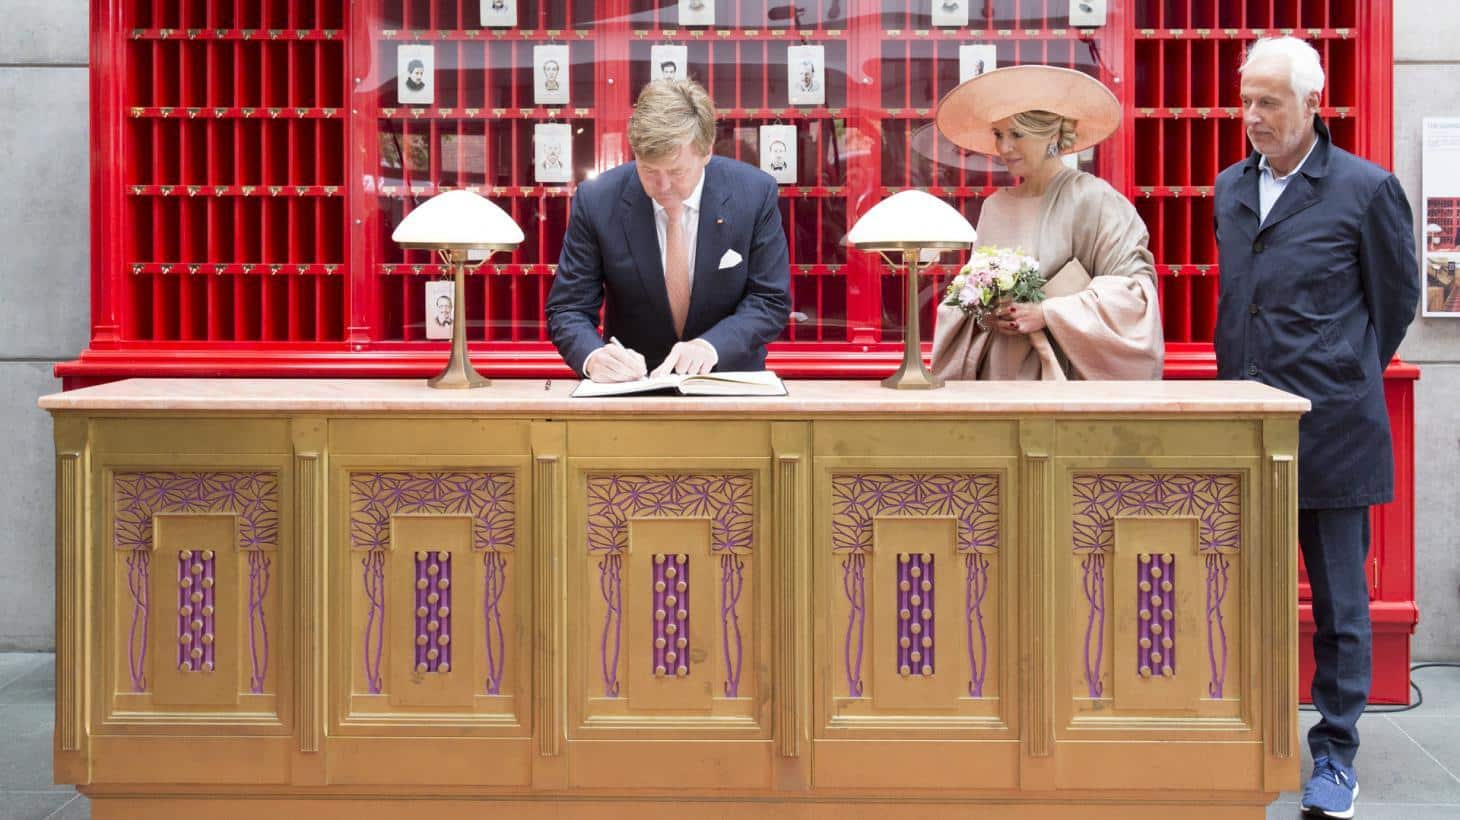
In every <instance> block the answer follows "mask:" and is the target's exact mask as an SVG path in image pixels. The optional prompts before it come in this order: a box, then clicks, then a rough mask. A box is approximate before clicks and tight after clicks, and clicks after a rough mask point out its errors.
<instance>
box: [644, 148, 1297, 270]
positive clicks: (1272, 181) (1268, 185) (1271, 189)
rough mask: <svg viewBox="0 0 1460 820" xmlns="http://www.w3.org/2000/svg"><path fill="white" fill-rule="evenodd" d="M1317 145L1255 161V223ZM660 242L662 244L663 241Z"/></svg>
mask: <svg viewBox="0 0 1460 820" xmlns="http://www.w3.org/2000/svg"><path fill="white" fill-rule="evenodd" d="M1317 147H1318V137H1317V136H1315V137H1314V138H1313V144H1312V145H1310V146H1308V153H1306V154H1304V155H1303V159H1302V161H1301V162H1299V163H1298V164H1297V166H1296V167H1294V168H1293V170H1291V171H1289V172H1288V173H1286V174H1284V175H1283V176H1278V175H1277V173H1276V172H1275V171H1273V170H1272V166H1271V165H1269V164H1268V162H1267V155H1266V154H1263V155H1262V159H1260V160H1258V161H1257V168H1258V171H1259V174H1258V177H1257V208H1258V215H1259V216H1260V217H1261V221H1259V222H1258V223H1257V224H1258V225H1261V224H1262V223H1263V222H1266V221H1267V215H1268V213H1269V212H1270V211H1272V206H1273V205H1276V204H1277V201H1278V197H1280V196H1282V195H1283V191H1285V190H1287V188H1288V181H1289V180H1291V179H1292V178H1293V175H1294V174H1296V173H1298V172H1299V171H1301V170H1302V169H1303V163H1304V162H1307V161H1308V157H1311V156H1313V149H1314V148H1317ZM660 244H663V242H661V243H660Z"/></svg>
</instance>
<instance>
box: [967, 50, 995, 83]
mask: <svg viewBox="0 0 1460 820" xmlns="http://www.w3.org/2000/svg"><path fill="white" fill-rule="evenodd" d="M998 56H999V49H998V47H997V46H995V45H994V44H993V43H980V44H978V45H971V46H959V47H958V82H959V83H966V82H968V81H969V80H971V79H973V78H974V77H977V76H978V75H980V74H984V73H987V72H989V71H993V70H994V69H996V68H998V67H999V66H998Z"/></svg>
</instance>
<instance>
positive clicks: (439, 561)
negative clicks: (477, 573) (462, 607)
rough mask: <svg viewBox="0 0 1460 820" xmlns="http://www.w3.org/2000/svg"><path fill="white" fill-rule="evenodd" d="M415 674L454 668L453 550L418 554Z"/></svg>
mask: <svg viewBox="0 0 1460 820" xmlns="http://www.w3.org/2000/svg"><path fill="white" fill-rule="evenodd" d="M415 564H416V590H415V592H416V600H415V604H416V611H415V616H416V620H415V630H414V632H413V635H414V637H415V644H416V646H415V667H416V674H418V675H424V674H426V673H428V672H439V673H441V674H445V673H447V672H450V671H451V553H449V552H444V551H443V552H430V551H426V550H422V551H420V552H417V553H416V562H415Z"/></svg>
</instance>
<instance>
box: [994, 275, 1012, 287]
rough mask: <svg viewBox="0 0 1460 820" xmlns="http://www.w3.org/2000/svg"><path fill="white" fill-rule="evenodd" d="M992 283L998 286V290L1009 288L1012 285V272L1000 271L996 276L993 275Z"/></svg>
mask: <svg viewBox="0 0 1460 820" xmlns="http://www.w3.org/2000/svg"><path fill="white" fill-rule="evenodd" d="M994 284H996V285H998V286H999V290H1011V289H1012V288H1013V287H1014V272H1013V271H1004V272H1000V273H999V275H998V276H996V277H994Z"/></svg>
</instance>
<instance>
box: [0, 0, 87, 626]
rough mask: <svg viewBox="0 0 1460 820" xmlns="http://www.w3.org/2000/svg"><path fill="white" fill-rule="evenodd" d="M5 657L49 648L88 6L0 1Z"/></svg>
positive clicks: (0, 507)
mask: <svg viewBox="0 0 1460 820" xmlns="http://www.w3.org/2000/svg"><path fill="white" fill-rule="evenodd" d="M0 20H4V21H5V25H3V26H0V157H4V158H5V161H4V162H3V163H0V190H3V191H6V192H7V195H6V198H5V201H6V203H7V204H6V207H5V216H4V218H3V219H0V249H3V251H0V317H3V320H0V430H3V431H4V437H3V438H0V442H3V444H0V448H3V452H4V454H5V457H4V458H3V459H0V487H4V488H5V490H6V492H5V493H4V494H3V495H0V521H3V522H5V526H4V529H3V535H0V650H5V649H50V648H51V647H52V646H53V645H54V644H55V626H54V621H55V609H54V607H53V604H52V592H53V590H54V588H55V573H54V569H53V567H54V562H53V560H52V555H53V553H54V540H55V539H54V532H55V522H54V513H53V510H54V507H53V504H52V496H53V495H54V492H55V491H54V487H53V478H52V476H53V471H52V467H51V422H50V419H49V418H48V417H47V416H46V414H45V413H43V412H41V411H40V410H38V409H36V406H35V401H36V397H37V396H40V395H42V394H44V393H50V392H54V391H56V390H59V389H60V383H59V382H58V381H57V380H56V379H54V378H52V376H51V367H52V366H53V365H54V364H55V363H56V362H57V361H60V360H63V359H68V358H72V357H74V356H75V355H76V354H77V353H79V352H80V351H81V348H82V347H83V346H84V345H85V343H86V338H87V327H88V325H87V321H88V314H87V305H88V301H89V297H90V277H89V275H88V265H89V264H90V256H89V254H88V240H87V225H88V218H87V197H88V179H89V178H88V175H87V156H88V155H87V72H86V59H87V58H86V54H87V3H86V2H85V0H0Z"/></svg>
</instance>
